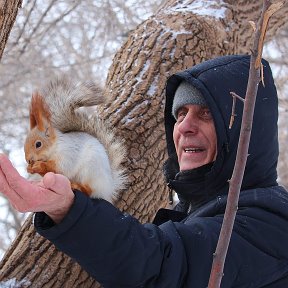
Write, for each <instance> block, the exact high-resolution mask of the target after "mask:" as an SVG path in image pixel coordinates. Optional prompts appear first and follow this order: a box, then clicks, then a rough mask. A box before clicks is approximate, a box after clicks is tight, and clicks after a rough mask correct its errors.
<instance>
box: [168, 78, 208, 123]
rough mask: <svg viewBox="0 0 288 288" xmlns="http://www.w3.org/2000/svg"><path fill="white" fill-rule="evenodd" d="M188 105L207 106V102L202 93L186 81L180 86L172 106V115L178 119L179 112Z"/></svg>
mask: <svg viewBox="0 0 288 288" xmlns="http://www.w3.org/2000/svg"><path fill="white" fill-rule="evenodd" d="M187 104H193V105H202V106H206V105H207V104H206V101H205V99H204V97H203V96H202V94H201V92H200V91H199V90H198V89H196V88H195V87H194V86H192V85H191V84H190V83H188V82H186V81H182V82H181V84H180V85H179V86H178V88H177V90H176V92H175V96H174V100H173V106H172V115H173V116H174V118H175V119H177V111H178V109H179V108H180V107H182V106H185V105H187Z"/></svg>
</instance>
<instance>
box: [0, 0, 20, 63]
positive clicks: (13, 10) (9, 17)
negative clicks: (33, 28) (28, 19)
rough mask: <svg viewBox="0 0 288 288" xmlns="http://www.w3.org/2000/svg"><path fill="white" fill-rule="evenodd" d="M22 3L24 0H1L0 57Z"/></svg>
mask: <svg viewBox="0 0 288 288" xmlns="http://www.w3.org/2000/svg"><path fill="white" fill-rule="evenodd" d="M21 5H22V0H9V1H5V0H0V59H1V58H2V55H3V52H4V49H5V46H6V43H7V40H8V37H9V35H10V32H11V29H12V27H13V24H14V22H15V19H16V16H17V13H18V9H19V8H20V7H21Z"/></svg>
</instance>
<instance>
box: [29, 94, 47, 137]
mask: <svg viewBox="0 0 288 288" xmlns="http://www.w3.org/2000/svg"><path fill="white" fill-rule="evenodd" d="M49 119H50V111H49V108H48V106H47V105H46V103H45V102H44V99H43V97H42V96H41V95H40V94H39V93H38V92H36V93H33V95H32V99H31V104H30V129H33V128H34V127H35V126H37V127H38V129H39V130H40V131H43V132H44V131H45V130H46V128H47V127H46V126H47V122H48V123H49V122H50V121H49Z"/></svg>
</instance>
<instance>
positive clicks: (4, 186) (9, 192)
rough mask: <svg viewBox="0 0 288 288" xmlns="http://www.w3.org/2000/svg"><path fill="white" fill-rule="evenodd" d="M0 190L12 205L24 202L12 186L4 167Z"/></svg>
mask: <svg viewBox="0 0 288 288" xmlns="http://www.w3.org/2000/svg"><path fill="white" fill-rule="evenodd" d="M0 192H1V193H3V194H4V195H5V196H6V197H7V199H8V200H9V201H10V202H11V204H12V206H16V205H17V204H18V203H21V202H23V200H22V197H21V196H20V195H19V194H18V193H17V192H16V191H14V189H12V188H11V187H10V185H9V183H8V181H7V179H6V176H5V174H4V173H3V171H2V169H0Z"/></svg>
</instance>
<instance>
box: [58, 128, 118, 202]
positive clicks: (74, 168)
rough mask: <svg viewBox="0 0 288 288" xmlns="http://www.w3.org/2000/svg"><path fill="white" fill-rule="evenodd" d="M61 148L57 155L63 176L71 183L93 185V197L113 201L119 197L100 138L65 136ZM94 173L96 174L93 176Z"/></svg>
mask: <svg viewBox="0 0 288 288" xmlns="http://www.w3.org/2000/svg"><path fill="white" fill-rule="evenodd" d="M71 143H73V144H71ZM58 145H59V151H61V152H59V154H58V153H57V155H60V159H58V163H59V167H58V169H59V172H60V171H61V172H62V173H63V174H64V175H66V176H67V177H68V178H69V179H70V181H73V182H76V183H81V184H84V185H89V187H90V188H91V189H92V195H91V196H92V197H97V198H98V197H99V198H103V199H106V200H108V201H111V198H113V195H114V194H115V185H114V179H113V174H112V171H111V167H110V163H109V158H108V155H107V153H106V151H105V148H104V146H103V145H102V144H101V143H100V142H99V141H98V140H97V139H96V138H94V137H92V136H91V135H89V134H87V133H82V132H70V133H65V134H62V133H61V134H60V135H59V141H58ZM64 146H65V149H63V148H64ZM63 151H65V152H64V153H63ZM95 164H96V165H95ZM95 167H96V168H95ZM91 170H95V171H92V173H91Z"/></svg>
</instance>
